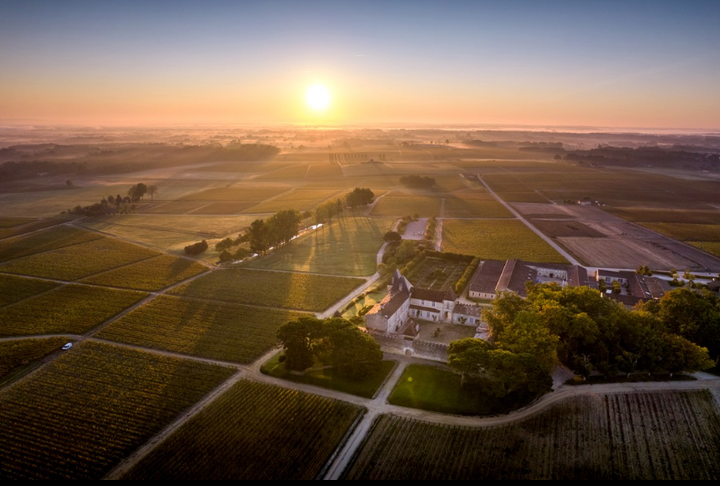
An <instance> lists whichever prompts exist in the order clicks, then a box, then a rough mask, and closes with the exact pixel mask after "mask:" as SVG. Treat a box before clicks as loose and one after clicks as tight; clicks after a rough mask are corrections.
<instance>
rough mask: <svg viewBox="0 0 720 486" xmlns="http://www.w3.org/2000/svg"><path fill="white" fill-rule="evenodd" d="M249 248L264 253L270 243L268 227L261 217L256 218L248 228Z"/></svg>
mask: <svg viewBox="0 0 720 486" xmlns="http://www.w3.org/2000/svg"><path fill="white" fill-rule="evenodd" d="M248 235H249V240H250V250H252V251H253V252H254V253H260V254H262V253H265V252H266V251H267V250H268V248H269V247H270V245H269V244H268V227H267V225H266V224H265V221H263V220H262V219H256V220H255V221H253V222H252V223H251V224H250V228H248Z"/></svg>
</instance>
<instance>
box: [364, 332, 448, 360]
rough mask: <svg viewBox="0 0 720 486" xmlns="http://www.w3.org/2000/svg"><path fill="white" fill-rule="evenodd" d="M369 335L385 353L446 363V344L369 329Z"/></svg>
mask: <svg viewBox="0 0 720 486" xmlns="http://www.w3.org/2000/svg"><path fill="white" fill-rule="evenodd" d="M370 335H371V336H372V337H373V338H375V340H376V341H377V342H378V344H380V348H381V349H382V350H383V352H385V353H389V354H399V355H402V356H413V357H415V358H420V359H427V360H430V361H438V362H441V363H447V360H448V354H447V349H448V345H447V344H440V343H432V342H429V341H421V340H419V339H413V338H410V337H405V336H402V335H400V334H388V333H383V332H375V331H370Z"/></svg>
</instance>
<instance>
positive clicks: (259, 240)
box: [215, 187, 375, 263]
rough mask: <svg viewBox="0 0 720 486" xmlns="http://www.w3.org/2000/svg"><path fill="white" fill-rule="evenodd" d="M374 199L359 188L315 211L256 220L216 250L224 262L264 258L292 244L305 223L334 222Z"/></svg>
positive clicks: (364, 189)
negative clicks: (347, 212)
mask: <svg viewBox="0 0 720 486" xmlns="http://www.w3.org/2000/svg"><path fill="white" fill-rule="evenodd" d="M374 200H375V194H374V193H373V192H372V191H371V190H370V189H366V188H359V187H358V188H355V189H354V190H353V191H352V192H350V193H348V194H346V195H345V198H344V201H343V199H336V200H334V201H327V202H325V203H323V204H320V205H319V206H317V207H316V208H315V210H314V211H312V212H310V211H308V212H305V213H300V212H299V211H296V210H293V209H287V210H283V211H280V212H278V213H276V214H275V215H273V216H271V217H270V218H268V219H256V220H255V221H253V222H252V223H251V224H250V227H249V228H248V229H247V230H245V232H244V233H242V234H240V235H238V237H237V238H225V239H224V240H222V241H220V242H219V243H217V244H216V245H215V249H216V250H217V251H219V252H221V253H220V262H221V263H224V262H229V261H234V260H242V259H244V258H247V257H248V256H250V255H252V254H253V253H258V254H261V255H262V254H265V253H267V252H268V251H269V250H270V249H271V248H272V249H275V248H279V247H282V246H285V245H287V244H289V243H290V242H291V241H292V240H293V239H294V238H295V236H297V235H298V233H299V232H300V228H301V226H302V224H303V223H305V224H309V221H310V220H313V221H314V222H315V224H326V223H331V222H332V221H333V219H335V218H336V217H338V216H343V215H344V214H345V209H346V208H349V209H352V210H355V209H357V208H362V207H365V206H368V205H369V204H372V203H373V202H374ZM236 247H239V248H236ZM234 248H236V249H234Z"/></svg>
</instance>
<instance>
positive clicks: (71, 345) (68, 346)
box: [62, 343, 73, 351]
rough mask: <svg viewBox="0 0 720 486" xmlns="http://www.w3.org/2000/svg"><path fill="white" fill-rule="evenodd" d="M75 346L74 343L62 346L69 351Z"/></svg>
mask: <svg viewBox="0 0 720 486" xmlns="http://www.w3.org/2000/svg"><path fill="white" fill-rule="evenodd" d="M72 347H73V343H67V344H66V345H65V346H63V347H62V350H63V351H67V350H68V349H70V348H72Z"/></svg>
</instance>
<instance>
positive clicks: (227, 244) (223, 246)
mask: <svg viewBox="0 0 720 486" xmlns="http://www.w3.org/2000/svg"><path fill="white" fill-rule="evenodd" d="M233 246H235V241H234V240H233V239H232V238H225V239H224V240H222V241H219V242H218V243H217V244H215V251H220V252H222V251H225V250H229V249H230V248H232V247H233Z"/></svg>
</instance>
